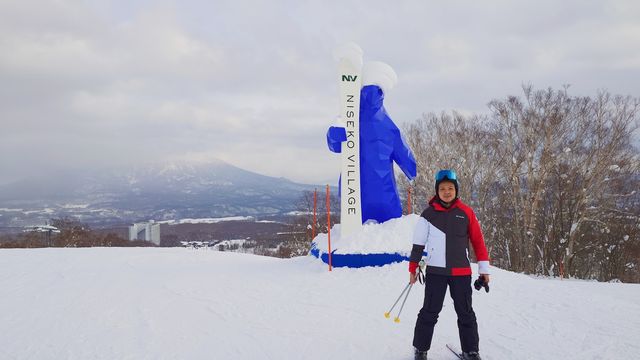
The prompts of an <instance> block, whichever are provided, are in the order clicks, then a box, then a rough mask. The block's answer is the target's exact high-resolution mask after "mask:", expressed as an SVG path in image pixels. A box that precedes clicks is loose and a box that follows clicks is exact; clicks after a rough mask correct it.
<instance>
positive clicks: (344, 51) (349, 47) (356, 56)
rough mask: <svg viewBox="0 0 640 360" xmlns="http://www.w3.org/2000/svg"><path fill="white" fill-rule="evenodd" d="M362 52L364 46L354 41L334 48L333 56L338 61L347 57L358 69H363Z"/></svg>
mask: <svg viewBox="0 0 640 360" xmlns="http://www.w3.org/2000/svg"><path fill="white" fill-rule="evenodd" d="M362 54H363V51H362V48H360V46H358V44H356V43H353V42H349V43H345V44H342V45H340V46H338V47H336V48H335V49H334V50H333V58H334V59H335V60H336V61H340V60H341V59H347V60H349V62H350V63H351V64H352V65H354V66H355V67H356V69H358V70H360V69H362Z"/></svg>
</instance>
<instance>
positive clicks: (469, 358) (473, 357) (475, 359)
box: [462, 351, 482, 360]
mask: <svg viewBox="0 0 640 360" xmlns="http://www.w3.org/2000/svg"><path fill="white" fill-rule="evenodd" d="M462 359H464V360H482V358H481V357H480V354H478V353H477V352H475V351H469V352H463V353H462Z"/></svg>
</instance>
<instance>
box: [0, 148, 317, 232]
mask: <svg viewBox="0 0 640 360" xmlns="http://www.w3.org/2000/svg"><path fill="white" fill-rule="evenodd" d="M313 188H314V186H312V185H304V184H298V183H294V182H292V181H289V180H287V179H284V178H275V177H269V176H264V175H260V174H257V173H253V172H250V171H247V170H243V169H240V168H238V167H236V166H233V165H230V164H228V163H225V162H223V161H220V160H214V161H207V162H163V163H154V164H147V165H144V166H136V167H123V168H114V169H107V170H101V171H70V170H67V171H60V172H57V173H51V174H49V175H48V176H47V177H40V178H31V179H25V180H24V181H20V182H16V183H13V184H9V185H5V186H1V187H0V225H4V226H8V225H16V226H19V225H24V224H23V223H25V222H33V220H34V219H38V218H42V219H46V218H50V217H54V216H65V215H67V216H68V215H70V216H75V217H79V218H80V219H82V220H83V221H88V222H95V221H99V222H117V221H133V220H137V219H156V220H164V219H167V220H168V219H176V218H206V217H225V216H243V215H244V216H246V215H260V214H277V213H284V212H289V211H292V210H295V202H296V199H297V198H298V197H299V196H300V193H301V192H302V191H303V190H311V189H313ZM42 219H40V220H42Z"/></svg>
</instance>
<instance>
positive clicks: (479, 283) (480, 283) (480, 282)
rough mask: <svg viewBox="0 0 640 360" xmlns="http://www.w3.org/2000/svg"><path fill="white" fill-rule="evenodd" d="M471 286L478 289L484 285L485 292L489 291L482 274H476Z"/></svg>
mask: <svg viewBox="0 0 640 360" xmlns="http://www.w3.org/2000/svg"><path fill="white" fill-rule="evenodd" d="M473 287H474V288H476V290H478V291H479V290H480V288H481V287H484V290H485V291H486V292H489V284H487V283H485V282H484V276H482V275H480V276H478V278H477V279H476V281H474V282H473Z"/></svg>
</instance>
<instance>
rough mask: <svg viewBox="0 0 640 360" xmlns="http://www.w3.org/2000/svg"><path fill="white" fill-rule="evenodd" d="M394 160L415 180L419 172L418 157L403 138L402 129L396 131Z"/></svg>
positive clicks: (409, 177) (410, 178)
mask: <svg viewBox="0 0 640 360" xmlns="http://www.w3.org/2000/svg"><path fill="white" fill-rule="evenodd" d="M394 135H395V136H394V141H393V160H394V161H395V162H396V163H397V164H398V166H399V167H400V169H401V170H402V172H403V173H404V174H405V175H406V176H407V178H408V179H409V180H413V179H415V177H416V174H417V168H416V159H415V158H414V157H413V152H411V149H410V148H409V146H408V145H407V143H406V142H405V141H404V139H403V138H402V134H400V130H397V129H396V131H394Z"/></svg>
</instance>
